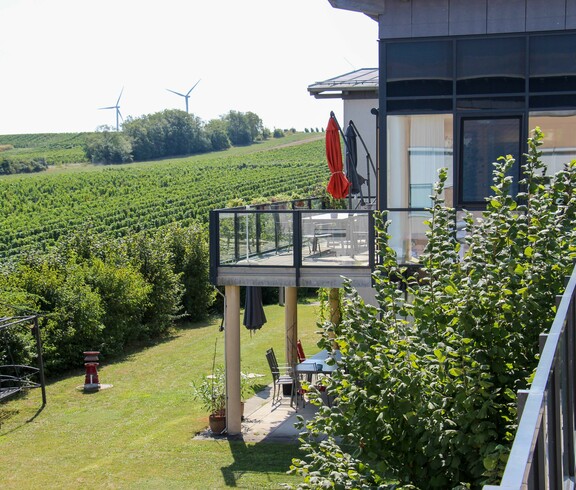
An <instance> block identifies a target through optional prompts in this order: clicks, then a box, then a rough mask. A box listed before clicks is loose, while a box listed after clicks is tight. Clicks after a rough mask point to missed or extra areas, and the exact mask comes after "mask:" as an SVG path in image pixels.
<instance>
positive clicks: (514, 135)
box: [460, 117, 522, 205]
mask: <svg viewBox="0 0 576 490" xmlns="http://www.w3.org/2000/svg"><path fill="white" fill-rule="evenodd" d="M521 123H522V119H521V117H506V118H486V119H472V118H470V119H466V118H462V125H461V134H460V142H461V144H460V148H461V150H460V158H461V164H460V181H461V182H462V188H461V197H460V203H461V204H464V205H470V204H479V205H484V204H485V203H486V200H485V198H486V197H488V196H490V195H492V194H493V191H492V189H490V187H491V186H492V183H493V182H492V171H493V170H494V166H493V163H494V162H495V161H497V160H498V158H499V157H501V156H505V155H512V156H514V157H515V158H516V160H517V161H518V159H519V158H520V156H521V149H520V134H521V133H520V132H521V128H522V124H521ZM513 176H514V186H513V189H512V192H513V193H514V194H515V193H516V192H517V188H518V187H517V185H518V179H517V177H518V163H516V164H515V166H514V170H513Z"/></svg>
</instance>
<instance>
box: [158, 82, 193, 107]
mask: <svg viewBox="0 0 576 490" xmlns="http://www.w3.org/2000/svg"><path fill="white" fill-rule="evenodd" d="M199 83H200V80H198V81H197V82H196V83H195V84H194V86H193V87H192V88H191V89H190V90H188V92H187V93H186V94H181V93H180V92H176V91H175V90H171V89H169V88H167V89H166V90H168V92H172V93H173V94H176V95H179V96H180V97H184V99H185V100H186V113H188V99H189V98H190V92H192V90H194V88H196V85H198V84H199Z"/></svg>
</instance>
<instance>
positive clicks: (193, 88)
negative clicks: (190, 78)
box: [186, 79, 202, 95]
mask: <svg viewBox="0 0 576 490" xmlns="http://www.w3.org/2000/svg"><path fill="white" fill-rule="evenodd" d="M200 80H202V79H200ZM200 80H198V81H197V82H196V83H195V84H194V86H193V87H192V88H191V89H190V90H188V93H187V94H186V95H190V92H192V90H194V89H195V88H196V85H198V84H199V83H200Z"/></svg>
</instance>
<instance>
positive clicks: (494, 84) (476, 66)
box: [456, 37, 526, 95]
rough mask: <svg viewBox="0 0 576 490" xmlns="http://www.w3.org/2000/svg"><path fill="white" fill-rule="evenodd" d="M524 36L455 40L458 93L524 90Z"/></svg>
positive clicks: (502, 92)
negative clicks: (456, 41) (456, 42)
mask: <svg viewBox="0 0 576 490" xmlns="http://www.w3.org/2000/svg"><path fill="white" fill-rule="evenodd" d="M525 51H526V49H525V41H524V38H517V37H510V38H497V39H472V40H461V41H458V44H457V55H456V77H457V83H456V93H457V94H459V95H460V94H509V93H518V92H524V91H525V86H524V83H525V82H524V73H525V67H526V62H525Z"/></svg>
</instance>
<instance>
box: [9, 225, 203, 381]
mask: <svg viewBox="0 0 576 490" xmlns="http://www.w3.org/2000/svg"><path fill="white" fill-rule="evenodd" d="M0 294H1V296H2V303H0V317H1V316H10V315H15V314H16V315H17V314H21V313H20V311H19V310H17V309H12V308H10V307H8V306H7V305H9V304H16V305H19V306H22V307H25V308H26V310H27V311H40V312H42V314H43V316H42V317H41V318H40V322H39V323H40V327H41V330H42V334H43V344H44V351H45V361H46V367H47V369H48V371H49V372H51V373H52V374H54V373H58V372H61V371H63V370H65V369H68V368H71V367H75V366H79V365H81V364H82V363H81V360H82V352H83V351H86V350H98V351H101V352H102V354H103V355H104V356H112V355H118V354H120V353H122V352H123V349H124V347H125V346H126V345H128V344H129V343H131V342H134V341H137V340H143V339H152V338H157V337H159V336H161V335H163V334H164V333H166V331H167V330H168V329H169V328H170V327H171V326H172V325H173V320H174V319H175V318H176V317H177V316H186V317H187V318H189V319H191V320H195V321H197V320H201V319H204V318H205V317H206V316H207V314H208V311H209V308H210V305H211V304H212V301H213V299H214V291H213V288H212V287H211V285H210V282H209V271H208V245H207V237H206V233H205V232H204V231H203V230H202V228H201V227H200V226H198V225H196V226H190V227H188V228H182V227H180V226H178V225H172V226H170V227H168V228H165V229H163V230H162V231H161V232H157V233H140V234H133V235H130V236H128V237H126V238H125V239H124V240H122V241H119V240H110V239H108V240H106V239H103V238H102V237H98V236H96V235H94V234H91V233H90V232H88V231H85V232H84V233H78V234H75V235H73V236H71V237H70V238H69V239H68V240H66V241H65V242H62V243H61V244H60V245H59V246H58V247H57V248H56V249H55V250H54V251H53V252H52V253H51V254H46V255H39V254H31V255H29V256H27V257H23V258H22V259H21V260H19V261H17V262H14V263H12V264H7V265H5V266H4V268H3V270H2V271H0ZM33 345H34V344H33V339H32V338H31V337H30V333H29V332H26V331H25V330H21V329H18V330H11V331H6V332H2V342H0V364H5V363H8V364H13V363H17V364H30V357H31V356H32V355H33V353H34V349H33ZM32 364H34V362H32Z"/></svg>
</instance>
